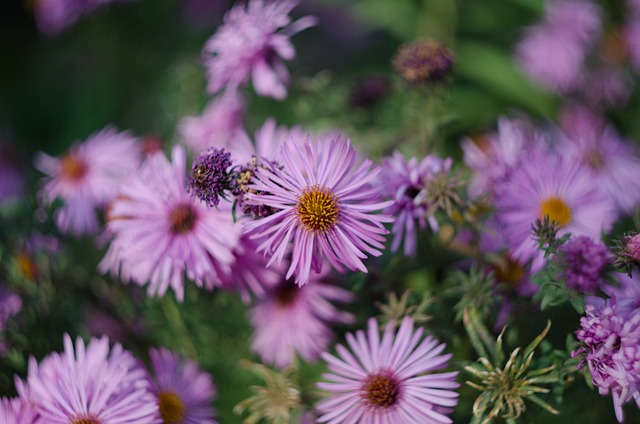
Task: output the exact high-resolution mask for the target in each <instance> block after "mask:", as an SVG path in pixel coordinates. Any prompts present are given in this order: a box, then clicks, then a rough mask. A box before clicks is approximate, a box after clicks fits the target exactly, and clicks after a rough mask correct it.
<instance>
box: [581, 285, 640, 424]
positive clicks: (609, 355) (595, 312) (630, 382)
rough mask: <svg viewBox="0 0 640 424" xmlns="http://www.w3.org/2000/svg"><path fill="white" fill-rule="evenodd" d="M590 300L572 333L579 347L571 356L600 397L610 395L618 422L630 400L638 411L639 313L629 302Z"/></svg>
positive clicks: (639, 375) (639, 384)
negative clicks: (587, 371)
mask: <svg viewBox="0 0 640 424" xmlns="http://www.w3.org/2000/svg"><path fill="white" fill-rule="evenodd" d="M590 300H591V302H590V303H587V305H585V314H586V316H584V317H582V318H581V319H580V327H581V329H580V330H578V331H577V333H576V335H577V337H578V340H579V341H580V342H581V346H580V348H578V349H577V350H576V351H574V352H572V356H574V357H579V358H581V359H582V361H581V362H580V365H579V367H580V368H582V367H584V365H585V364H586V365H587V366H588V367H589V373H590V374H591V378H592V382H593V385H594V386H596V387H597V388H598V391H599V392H600V394H601V395H608V394H611V396H612V398H613V406H614V409H615V413H616V418H617V419H618V421H619V422H622V421H623V418H624V417H623V411H622V407H623V405H624V404H625V403H627V402H629V401H631V400H632V399H633V400H635V402H636V404H637V405H638V408H640V390H639V389H640V373H639V372H638V370H640V309H638V308H637V306H636V305H635V304H634V302H629V301H621V302H617V303H616V302H612V301H604V300H602V299H599V298H591V299H590Z"/></svg>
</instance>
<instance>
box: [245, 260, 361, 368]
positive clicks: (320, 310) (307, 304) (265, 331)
mask: <svg viewBox="0 0 640 424" xmlns="http://www.w3.org/2000/svg"><path fill="white" fill-rule="evenodd" d="M327 268H328V267H327ZM327 271H328V269H327ZM327 274H328V272H323V273H322V274H317V275H315V276H314V277H312V280H311V281H310V283H311V284H307V285H305V286H302V287H298V286H296V285H295V283H294V282H293V281H291V280H282V281H281V282H280V283H279V284H277V285H275V286H273V287H271V289H270V290H269V291H267V293H266V294H265V295H264V296H263V297H261V298H259V299H258V300H257V301H256V305H255V306H254V307H252V308H251V311H250V314H251V323H252V324H253V327H254V329H255V332H254V335H253V338H252V340H251V350H253V351H254V352H256V353H257V354H258V355H259V356H260V358H261V359H262V361H263V362H268V363H271V364H274V365H275V366H277V367H279V368H286V367H288V366H289V365H291V364H292V363H293V362H294V359H295V357H296V354H297V355H299V356H300V358H302V359H303V360H305V361H308V362H309V361H315V360H317V359H318V358H319V356H320V352H322V351H324V350H326V349H327V346H328V345H329V342H330V341H331V339H332V338H333V332H332V331H331V328H330V325H331V324H333V323H340V324H349V323H351V322H353V315H351V314H349V313H347V312H341V311H339V310H338V309H337V308H336V307H335V306H334V305H333V303H332V302H340V303H349V302H351V301H353V298H354V296H353V294H352V293H351V292H348V291H346V290H344V289H341V288H338V287H334V286H331V285H328V284H324V283H323V282H322V280H323V279H325V278H326V277H327Z"/></svg>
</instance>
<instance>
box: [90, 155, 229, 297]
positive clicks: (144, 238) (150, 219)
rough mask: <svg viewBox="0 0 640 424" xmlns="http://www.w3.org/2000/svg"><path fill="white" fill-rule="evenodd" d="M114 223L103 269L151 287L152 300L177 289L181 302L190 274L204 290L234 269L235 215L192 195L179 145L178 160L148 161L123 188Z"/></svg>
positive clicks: (158, 157)
mask: <svg viewBox="0 0 640 424" xmlns="http://www.w3.org/2000/svg"><path fill="white" fill-rule="evenodd" d="M108 221H109V222H108V224H107V233H108V234H109V235H111V236H113V240H112V242H111V246H110V247H109V250H108V251H107V253H106V256H105V258H104V259H103V260H102V262H101V263H100V265H99V268H100V271H101V272H103V273H105V272H108V271H111V273H112V274H113V275H120V277H121V278H122V279H123V280H124V281H128V280H132V281H134V282H135V283H137V284H139V285H145V284H148V287H147V292H148V294H149V295H150V296H151V295H158V296H163V295H164V294H165V293H166V291H167V289H168V287H169V286H171V288H172V289H173V291H174V292H175V293H176V297H177V298H178V300H179V301H182V300H183V299H184V277H185V274H186V276H187V277H188V278H189V279H191V280H192V281H194V282H195V283H196V284H197V285H198V287H203V286H205V287H207V288H211V287H214V286H217V285H219V281H218V279H219V274H220V273H228V272H229V271H230V268H231V265H232V263H233V261H234V255H233V253H232V250H233V248H234V246H236V244H237V243H238V240H239V238H240V234H241V228H240V225H239V224H237V225H236V224H234V223H233V218H232V216H231V214H230V213H228V212H226V213H225V212H223V211H222V210H219V209H216V208H209V207H207V206H206V205H204V204H202V203H201V202H200V200H198V199H194V198H193V197H192V196H191V195H190V194H189V193H187V191H186V158H185V151H184V149H183V148H182V147H181V146H175V147H174V149H173V155H172V162H169V161H168V160H167V158H166V157H165V156H164V154H162V153H156V154H153V155H151V156H149V157H148V158H147V159H146V161H145V162H144V163H143V164H142V166H141V167H140V170H139V171H138V173H136V174H133V175H132V176H131V178H130V180H129V182H128V184H126V185H123V187H122V190H121V191H120V193H119V195H118V198H117V199H116V200H115V201H114V202H113V204H112V206H111V209H110V212H109V220H108Z"/></svg>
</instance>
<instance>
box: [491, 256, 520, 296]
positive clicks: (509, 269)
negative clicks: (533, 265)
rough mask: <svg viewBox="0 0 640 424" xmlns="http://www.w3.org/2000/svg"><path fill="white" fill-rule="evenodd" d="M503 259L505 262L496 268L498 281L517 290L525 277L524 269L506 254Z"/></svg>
mask: <svg viewBox="0 0 640 424" xmlns="http://www.w3.org/2000/svg"><path fill="white" fill-rule="evenodd" d="M502 259H503V262H502V263H500V264H497V266H496V268H495V273H496V279H497V280H498V281H502V282H503V283H506V284H507V285H508V286H509V287H513V288H515V287H517V285H518V283H519V282H520V280H522V277H524V272H525V270H524V267H523V266H522V265H520V263H519V262H518V261H516V260H515V259H513V258H512V257H511V255H509V254H504V255H503V258H502Z"/></svg>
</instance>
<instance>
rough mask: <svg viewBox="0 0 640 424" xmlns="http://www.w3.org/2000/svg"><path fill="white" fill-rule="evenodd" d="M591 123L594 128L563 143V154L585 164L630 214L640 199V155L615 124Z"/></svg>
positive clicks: (610, 194) (602, 187) (623, 210)
mask: <svg viewBox="0 0 640 424" xmlns="http://www.w3.org/2000/svg"><path fill="white" fill-rule="evenodd" d="M588 125H590V126H592V129H591V131H588V129H587V128H585V129H584V130H582V131H578V134H577V136H576V137H570V138H569V139H568V140H565V141H564V142H563V143H561V145H560V150H561V154H562V155H563V156H564V157H565V158H566V160H567V162H578V163H581V164H582V165H583V166H584V168H585V169H586V170H588V171H589V172H590V174H591V176H590V179H591V181H597V182H598V186H599V187H600V188H601V189H602V191H603V192H605V193H606V194H607V195H608V196H609V197H610V198H611V199H612V200H613V202H615V204H616V206H617V208H618V209H619V210H620V211H622V212H625V213H628V212H630V211H631V210H632V209H633V207H634V206H636V205H637V204H638V202H640V179H638V175H640V157H639V156H638V155H637V152H636V151H635V149H634V146H633V144H632V143H631V142H628V141H626V140H623V139H622V138H621V137H620V136H619V135H618V134H617V132H616V131H615V129H614V128H613V127H611V126H604V124H602V126H600V128H598V127H599V126H598V119H595V120H594V122H593V123H591V124H588ZM586 126H587V125H585V127H586Z"/></svg>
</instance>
